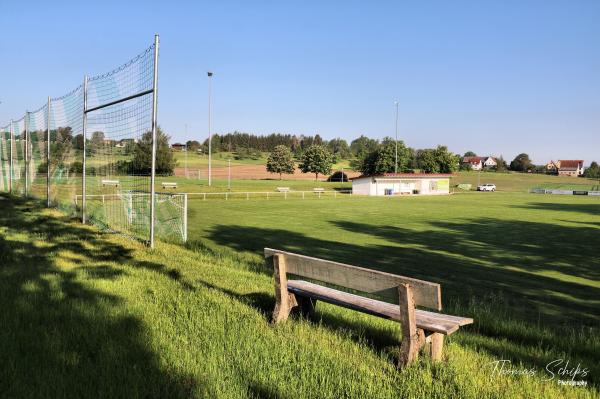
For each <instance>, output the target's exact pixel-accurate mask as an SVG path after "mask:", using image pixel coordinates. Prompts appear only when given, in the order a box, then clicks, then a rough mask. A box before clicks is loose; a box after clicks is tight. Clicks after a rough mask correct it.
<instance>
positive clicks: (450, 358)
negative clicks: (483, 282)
mask: <svg viewBox="0 0 600 399" xmlns="http://www.w3.org/2000/svg"><path fill="white" fill-rule="evenodd" d="M332 202H333V201H332ZM254 269H255V265H254V263H253V262H252V261H246V260H245V259H244V257H243V256H242V257H236V256H228V255H223V254H214V253H211V252H210V251H207V250H196V251H192V250H186V249H183V248H180V247H178V246H173V245H168V244H160V245H159V246H158V248H157V249H156V250H154V251H149V250H147V249H146V248H144V247H142V246H141V245H138V244H136V243H134V242H132V241H130V240H127V239H124V238H121V237H118V236H115V235H107V234H101V233H98V232H97V231H96V230H95V229H93V228H91V227H85V226H81V225H79V224H77V223H75V222H68V221H66V220H65V219H63V218H61V217H60V215H59V214H58V213H57V212H55V211H47V210H41V209H39V208H38V207H37V205H35V204H34V203H31V202H24V201H21V200H12V199H10V200H9V199H6V197H4V198H2V199H0V306H1V307H2V309H3V311H2V312H1V313H0V325H1V326H2V328H1V329H0V354H1V355H0V356H1V358H2V367H1V368H0V392H2V393H3V395H5V396H7V397H77V398H79V397H98V396H100V397H128V398H129V397H189V396H196V397H226V398H236V397H319V398H339V397H344V396H345V397H394V398H397V397H432V398H433V397H440V398H442V397H444V398H445V397H461V398H462V397H473V398H475V397H477V398H481V397H506V396H523V397H531V398H537V397H542V396H544V397H591V396H593V395H594V394H598V391H597V390H592V389H590V388H588V389H572V388H564V387H559V386H558V385H556V383H551V382H542V381H541V378H540V377H541V375H538V376H536V377H519V376H517V377H508V376H497V377H494V378H490V365H489V362H491V361H493V360H498V359H500V358H509V359H513V360H515V361H520V362H523V366H527V367H532V366H539V363H540V362H541V361H543V360H544V359H546V358H548V357H550V358H554V357H557V356H571V358H572V360H573V361H577V360H578V359H580V358H582V357H583V358H584V363H586V364H584V366H587V363H589V361H590V360H592V359H589V358H587V357H593V356H597V353H598V346H597V341H596V342H595V343H592V342H591V341H588V340H589V338H587V337H585V336H584V337H582V336H581V335H580V336H571V335H570V333H569V330H568V329H565V330H564V331H563V334H564V335H563V336H562V340H559V339H558V337H554V336H550V335H548V334H549V333H548V332H547V331H544V330H542V329H539V328H536V327H530V328H527V329H524V328H522V327H520V323H518V322H511V321H510V320H507V314H506V313H502V312H500V311H499V309H501V308H500V307H495V308H493V309H491V308H489V306H488V308H486V307H485V306H479V305H474V304H471V305H470V306H469V307H466V308H463V309H460V313H461V314H475V316H476V317H477V318H478V324H477V325H476V326H474V327H472V328H465V329H462V330H461V331H460V332H459V333H457V334H455V335H453V336H452V337H451V339H450V340H449V343H448V345H447V347H446V360H445V361H444V362H443V363H441V364H438V365H432V364H430V363H428V362H423V361H422V362H419V363H416V364H414V365H413V366H411V367H409V368H407V369H405V370H402V371H401V372H398V371H397V370H396V369H395V368H394V366H393V359H394V357H395V354H396V351H397V338H396V336H397V334H398V326H397V325H396V324H394V323H391V322H389V321H385V320H380V319H376V318H373V317H370V316H366V315H361V314H357V313H355V312H350V311H346V310H343V309H339V308H335V307H331V306H327V305H321V306H319V307H318V315H317V317H318V320H317V321H316V322H307V321H301V320H294V321H291V322H288V323H284V324H281V325H277V326H274V325H271V324H270V323H269V322H268V314H269V312H270V311H271V309H272V308H273V305H274V299H273V295H272V290H273V288H272V280H271V278H270V277H269V276H268V275H267V274H265V273H263V272H256V271H254ZM488 305H489V303H488ZM497 319H501V321H502V323H498V324H502V325H504V326H506V327H512V328H511V329H510V330H509V332H511V334H510V335H504V334H503V335H500V334H497V333H498V331H495V332H496V334H494V330H493V328H491V327H490V326H491V325H492V324H493V320H497ZM486 325H487V327H485V326H486ZM540 337H541V338H544V337H545V338H546V339H547V340H546V341H541V342H538V341H539V338H540ZM550 339H552V341H549V340H550ZM555 339H556V341H554V340H555ZM582 340H583V341H584V342H581V341H582ZM583 344H585V346H584V345H583ZM591 344H595V345H596V346H595V347H594V346H593V345H591ZM565 351H566V352H567V353H565ZM570 351H573V352H575V353H568V352H570ZM583 351H585V352H586V353H588V354H587V356H586V355H585V354H583V353H581V352H583ZM588 351H592V352H591V354H590V353H589V352H588ZM595 360H596V362H597V360H598V359H595ZM596 371H597V370H596ZM538 373H541V368H540V370H539V371H538ZM596 376H597V373H596Z"/></svg>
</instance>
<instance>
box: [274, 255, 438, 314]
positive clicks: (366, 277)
mask: <svg viewBox="0 0 600 399" xmlns="http://www.w3.org/2000/svg"><path fill="white" fill-rule="evenodd" d="M276 253H279V254H284V255H285V259H286V266H287V272H288V273H291V274H295V275H298V276H302V277H305V278H309V279H314V280H318V281H322V282H325V283H330V284H335V285H340V286H343V287H346V288H350V289H354V290H357V291H362V292H367V293H370V294H374V295H377V296H380V297H382V298H385V299H386V300H389V301H393V302H397V301H398V286H399V285H400V284H410V287H411V289H412V291H413V298H414V301H415V304H416V305H417V306H425V307H428V308H431V309H436V310H441V309H442V295H441V290H440V285H439V284H436V283H431V282H429V281H424V280H418V279H414V278H410V277H403V276H398V275H396V274H391V273H385V272H380V271H376V270H371V269H366V268H362V267H356V266H352V265H347V264H344V263H338V262H333V261H328V260H323V259H318V258H313V257H310V256H305V255H298V254H294V253H290V252H285V251H279V250H275V249H270V248H265V258H267V260H268V261H269V260H271V258H272V257H273V255H274V254H276ZM269 263H270V262H269Z"/></svg>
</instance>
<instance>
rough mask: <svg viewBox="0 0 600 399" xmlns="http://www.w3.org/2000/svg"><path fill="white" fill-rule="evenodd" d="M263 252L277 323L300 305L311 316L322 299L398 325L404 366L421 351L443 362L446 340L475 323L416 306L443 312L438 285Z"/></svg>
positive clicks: (354, 267)
mask: <svg viewBox="0 0 600 399" xmlns="http://www.w3.org/2000/svg"><path fill="white" fill-rule="evenodd" d="M264 253H265V260H266V263H267V265H268V266H270V267H272V268H273V270H274V272H275V298H276V303H275V310H274V312H273V321H274V322H276V323H277V322H280V321H284V320H286V319H287V318H288V316H289V314H290V312H291V310H292V309H293V308H295V307H298V310H299V311H300V313H301V314H302V315H303V316H305V317H310V316H312V314H313V313H314V309H315V305H316V303H317V301H323V302H327V303H331V304H334V305H338V306H342V307H345V308H348V309H352V310H356V311H359V312H363V313H368V314H371V315H375V316H378V317H382V318H385V319H391V320H394V321H397V322H399V323H400V325H401V332H402V343H401V345H400V362H399V364H400V365H406V364H409V363H411V362H412V361H414V360H416V359H417V358H418V354H419V350H420V349H421V348H424V349H425V352H426V353H427V354H428V355H429V356H430V357H431V358H432V360H434V361H439V360H441V358H442V348H443V344H444V336H446V335H450V334H452V333H454V332H456V331H457V330H458V328H459V327H461V326H464V325H467V324H471V323H473V319H471V318H467V317H458V316H450V315H446V314H441V313H436V312H429V311H426V310H421V309H416V308H415V306H422V307H427V308H430V309H435V310H437V311H440V310H441V309H442V297H441V291H440V285H439V284H436V283H431V282H428V281H424V280H417V279H414V278H410V277H403V276H398V275H395V274H390V273H384V272H380V271H376V270H370V269H365V268H362V267H356V266H351V265H346V264H343V263H337V262H332V261H328V260H323V259H318V258H312V257H310V256H304V255H298V254H294V253H290V252H285V251H280V250H276V249H270V248H265V250H264ZM288 274H292V275H294V276H299V277H304V278H308V279H311V280H317V281H320V282H323V283H329V284H334V285H336V286H340V287H345V288H348V289H351V290H355V291H359V292H361V293H366V294H370V295H372V296H377V297H379V298H381V299H383V300H386V301H385V302H384V301H381V300H377V299H372V298H367V297H365V296H361V295H360V294H351V293H348V292H344V291H340V290H336V289H333V288H329V287H326V286H324V285H320V284H316V283H313V282H308V281H303V280H297V279H294V280H288Z"/></svg>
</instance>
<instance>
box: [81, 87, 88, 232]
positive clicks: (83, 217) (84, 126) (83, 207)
mask: <svg viewBox="0 0 600 399" xmlns="http://www.w3.org/2000/svg"><path fill="white" fill-rule="evenodd" d="M87 87H88V77H87V75H86V76H84V77H83V123H82V135H83V162H82V165H83V172H82V173H81V223H83V224H85V223H86V214H85V212H86V205H87V204H86V198H85V197H86V195H85V194H86V190H85V186H86V180H85V159H86V154H85V153H86V151H87V144H86V143H85V142H86V141H87V140H86V131H87V92H88V90H87Z"/></svg>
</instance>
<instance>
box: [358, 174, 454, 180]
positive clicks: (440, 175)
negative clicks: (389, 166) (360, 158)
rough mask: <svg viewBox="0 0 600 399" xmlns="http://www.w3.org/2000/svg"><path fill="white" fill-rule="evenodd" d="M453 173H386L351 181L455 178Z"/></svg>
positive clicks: (361, 176) (362, 176)
mask: <svg viewBox="0 0 600 399" xmlns="http://www.w3.org/2000/svg"><path fill="white" fill-rule="evenodd" d="M453 176H455V175H454V174H452V173H384V174H381V175H360V176H358V177H352V178H350V180H355V179H364V178H394V177H397V178H404V179H407V178H408V179H410V178H413V179H417V178H422V177H448V178H450V177H453Z"/></svg>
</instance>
